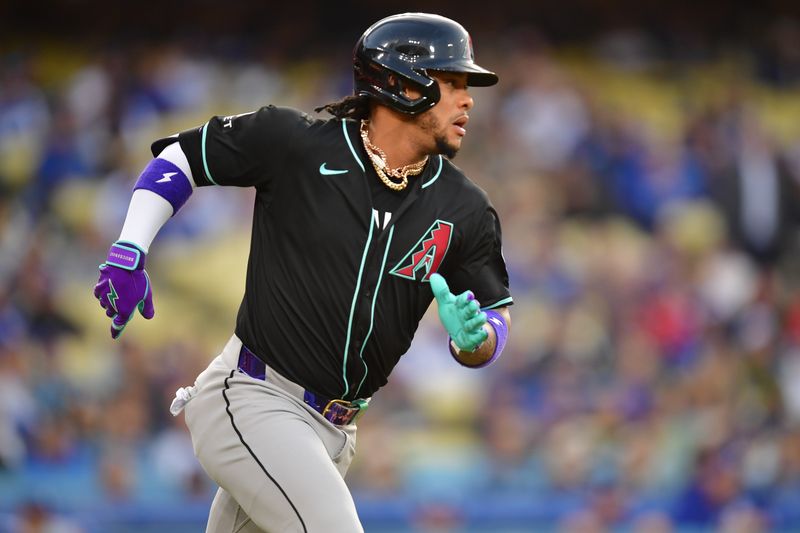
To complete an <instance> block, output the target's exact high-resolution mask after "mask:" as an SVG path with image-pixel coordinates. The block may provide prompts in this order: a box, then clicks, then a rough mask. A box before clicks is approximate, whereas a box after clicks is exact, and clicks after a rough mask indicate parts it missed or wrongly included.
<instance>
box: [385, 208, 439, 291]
mask: <svg viewBox="0 0 800 533" xmlns="http://www.w3.org/2000/svg"><path fill="white" fill-rule="evenodd" d="M452 236H453V225H452V224H451V223H450V222H445V221H444V220H437V221H436V222H434V223H433V224H432V225H431V227H430V228H428V231H426V232H425V234H424V235H423V236H422V238H421V239H420V240H419V241H417V244H415V245H414V247H413V248H411V250H410V251H409V252H408V253H407V254H406V255H405V257H403V259H401V260H400V262H399V263H397V265H396V266H395V267H394V268H393V269H392V270H390V271H389V274H394V275H395V276H400V277H401V278H406V279H410V280H416V279H417V274H418V272H420V271H422V279H421V280H420V281H429V280H430V278H431V274H433V273H434V272H436V271H437V270H438V269H439V265H441V264H442V261H443V260H444V256H445V254H446V253H447V249H448V248H449V247H450V239H451V238H452Z"/></svg>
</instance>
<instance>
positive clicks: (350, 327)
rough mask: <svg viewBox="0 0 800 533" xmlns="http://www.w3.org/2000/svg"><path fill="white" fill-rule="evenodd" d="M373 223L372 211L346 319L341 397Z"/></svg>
mask: <svg viewBox="0 0 800 533" xmlns="http://www.w3.org/2000/svg"><path fill="white" fill-rule="evenodd" d="M374 227H375V225H374V224H373V223H372V213H370V217H369V235H367V243H366V244H365V245H364V253H363V254H361V266H360V267H359V268H358V279H357V280H356V290H355V292H353V303H351V304H350V318H349V319H348V321H347V339H346V340H345V343H344V358H343V360H342V380H344V393H343V394H342V398H344V397H346V396H347V393H348V392H350V384H349V383H348V382H347V353H348V352H349V351H350V334H351V333H352V331H353V315H354V314H355V312H356V300H358V293H359V292H360V291H361V276H363V275H364V264H365V263H366V262H367V251H368V250H369V244H370V243H371V242H372V229H373V228H374Z"/></svg>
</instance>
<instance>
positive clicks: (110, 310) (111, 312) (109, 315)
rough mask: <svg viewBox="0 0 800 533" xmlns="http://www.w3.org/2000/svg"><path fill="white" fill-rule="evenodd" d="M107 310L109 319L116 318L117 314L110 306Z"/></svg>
mask: <svg viewBox="0 0 800 533" xmlns="http://www.w3.org/2000/svg"><path fill="white" fill-rule="evenodd" d="M105 309H106V316H107V317H112V316H114V315H115V314H116V313H115V311H114V310H113V309H111V307H110V306H109V307H106V308H105Z"/></svg>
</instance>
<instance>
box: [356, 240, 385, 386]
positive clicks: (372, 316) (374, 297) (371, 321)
mask: <svg viewBox="0 0 800 533" xmlns="http://www.w3.org/2000/svg"><path fill="white" fill-rule="evenodd" d="M392 235H394V226H392V227H391V228H389V237H388V239H387V242H386V250H385V251H384V252H383V262H382V263H381V269H380V274H378V283H376V284H375V294H373V295H372V308H371V309H370V311H369V330H368V331H367V335H366V336H365V337H364V344H362V345H361V351H360V352H358V357H360V358H361V362H362V363H363V364H364V377H363V378H361V383H359V384H358V388H357V389H356V392H355V394H354V396H358V393H359V392H360V391H361V387H362V386H363V385H364V381H365V380H366V379H367V374H368V373H369V367H368V366H367V362H366V361H364V348H366V347H367V341H368V340H369V336H370V335H372V327H373V326H374V325H375V302H377V301H378V291H379V290H380V288H381V280H382V279H383V269H384V268H386V259H387V258H388V257H389V247H390V246H391V245H392Z"/></svg>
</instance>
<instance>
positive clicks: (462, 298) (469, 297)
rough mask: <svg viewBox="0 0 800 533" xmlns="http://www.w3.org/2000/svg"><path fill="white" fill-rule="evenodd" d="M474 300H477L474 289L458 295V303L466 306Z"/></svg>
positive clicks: (460, 305)
mask: <svg viewBox="0 0 800 533" xmlns="http://www.w3.org/2000/svg"><path fill="white" fill-rule="evenodd" d="M473 300H475V295H474V294H472V291H464V292H462V293H461V294H459V295H458V296H457V297H456V305H458V306H459V307H464V306H465V305H467V304H468V303H470V302H472V301H473Z"/></svg>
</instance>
